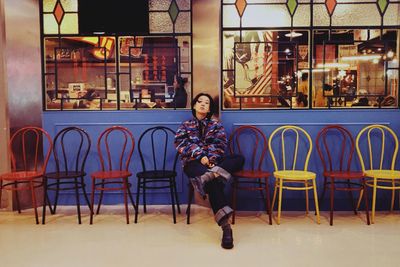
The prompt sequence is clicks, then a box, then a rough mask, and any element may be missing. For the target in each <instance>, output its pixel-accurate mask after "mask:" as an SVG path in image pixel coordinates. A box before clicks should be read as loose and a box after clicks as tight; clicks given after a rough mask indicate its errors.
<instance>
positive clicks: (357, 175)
mask: <svg viewBox="0 0 400 267" xmlns="http://www.w3.org/2000/svg"><path fill="white" fill-rule="evenodd" d="M324 176H325V177H332V178H338V179H361V178H363V177H365V175H364V173H363V172H357V171H349V172H346V171H330V172H324Z"/></svg>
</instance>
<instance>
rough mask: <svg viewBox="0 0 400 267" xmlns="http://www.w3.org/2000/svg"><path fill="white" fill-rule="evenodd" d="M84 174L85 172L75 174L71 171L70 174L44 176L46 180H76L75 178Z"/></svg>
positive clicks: (60, 173) (51, 173)
mask: <svg viewBox="0 0 400 267" xmlns="http://www.w3.org/2000/svg"><path fill="white" fill-rule="evenodd" d="M85 175H86V173H85V172H80V171H78V172H75V171H71V172H50V173H46V174H45V176H46V178H48V179H73V178H77V177H81V176H85Z"/></svg>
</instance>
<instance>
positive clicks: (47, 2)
mask: <svg viewBox="0 0 400 267" xmlns="http://www.w3.org/2000/svg"><path fill="white" fill-rule="evenodd" d="M56 2H57V0H43V12H53V10H54V7H55V5H56Z"/></svg>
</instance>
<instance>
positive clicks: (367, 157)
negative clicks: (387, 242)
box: [356, 124, 400, 223]
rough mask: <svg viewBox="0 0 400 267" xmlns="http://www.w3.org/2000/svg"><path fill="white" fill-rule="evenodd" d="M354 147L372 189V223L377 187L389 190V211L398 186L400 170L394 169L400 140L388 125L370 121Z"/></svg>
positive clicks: (367, 182)
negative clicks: (390, 192)
mask: <svg viewBox="0 0 400 267" xmlns="http://www.w3.org/2000/svg"><path fill="white" fill-rule="evenodd" d="M356 149H357V154H358V157H359V159H360V163H361V169H362V171H363V173H364V174H365V176H366V177H368V178H369V179H367V180H366V185H367V186H368V187H371V188H372V190H373V194H372V207H371V209H372V213H371V223H374V221H375V206H376V195H377V189H383V190H390V191H392V200H391V208H390V210H391V211H393V207H394V200H395V193H396V190H398V189H400V171H399V170H395V164H396V159H397V154H398V151H399V140H398V138H397V135H396V134H395V132H394V131H393V130H392V129H390V127H388V126H385V125H378V124H373V125H369V126H366V127H364V128H363V129H362V130H361V131H360V132H359V133H358V135H357V138H356ZM365 194H367V192H365Z"/></svg>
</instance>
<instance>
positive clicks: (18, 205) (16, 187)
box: [13, 182, 21, 213]
mask: <svg viewBox="0 0 400 267" xmlns="http://www.w3.org/2000/svg"><path fill="white" fill-rule="evenodd" d="M13 188H14V190H13V191H15V200H16V203H17V210H18V213H21V205H20V202H19V193H18V183H17V182H15V183H14V184H13Z"/></svg>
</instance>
